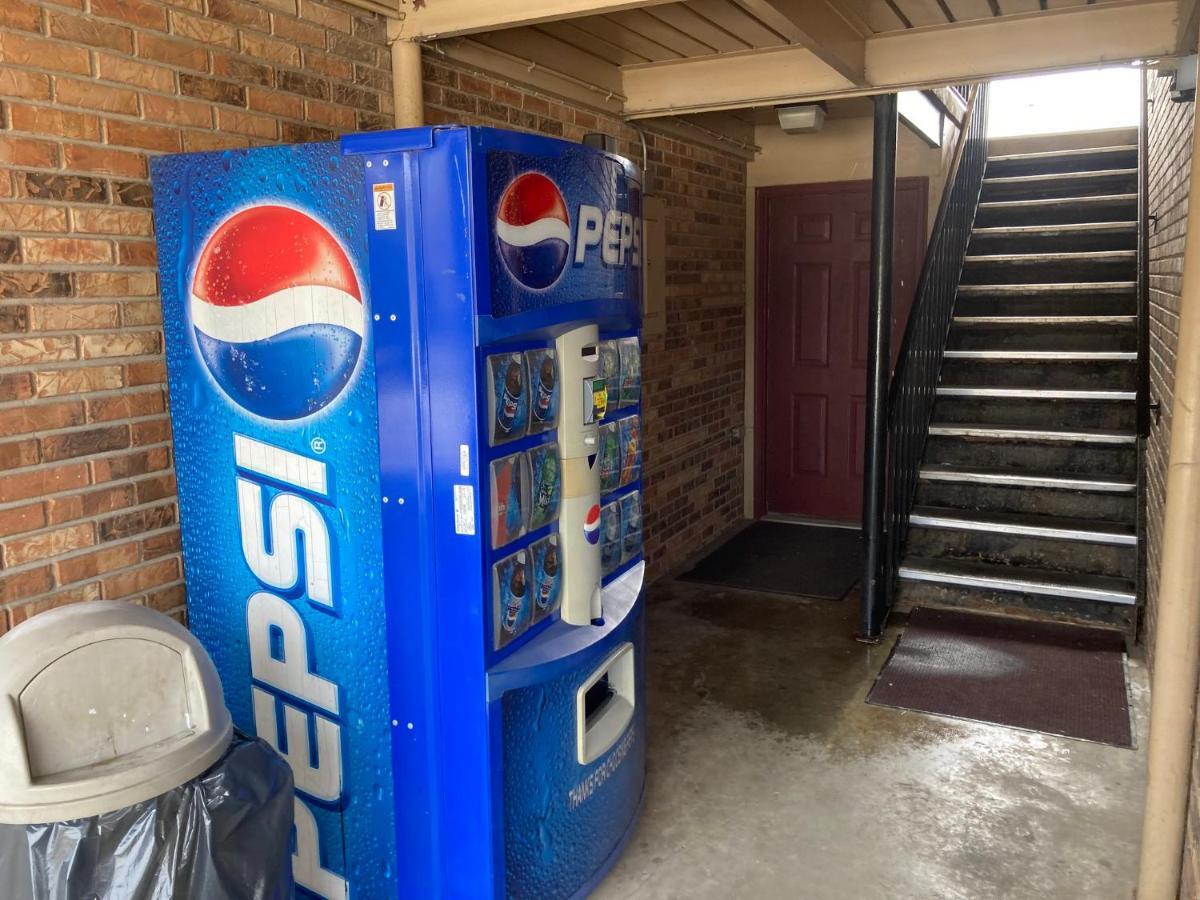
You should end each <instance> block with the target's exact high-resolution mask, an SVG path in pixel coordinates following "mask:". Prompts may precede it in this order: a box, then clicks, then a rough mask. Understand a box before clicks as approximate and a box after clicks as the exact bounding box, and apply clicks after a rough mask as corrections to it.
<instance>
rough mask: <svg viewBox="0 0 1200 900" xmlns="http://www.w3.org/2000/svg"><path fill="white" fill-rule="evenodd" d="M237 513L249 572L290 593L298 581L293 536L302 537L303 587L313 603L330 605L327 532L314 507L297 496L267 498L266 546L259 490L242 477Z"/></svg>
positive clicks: (238, 486) (239, 480) (261, 492)
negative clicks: (267, 545)
mask: <svg viewBox="0 0 1200 900" xmlns="http://www.w3.org/2000/svg"><path fill="white" fill-rule="evenodd" d="M237 495H238V514H239V515H240V516H241V520H242V554H243V555H244V556H245V557H246V564H247V565H248V566H250V571H251V572H253V573H254V576H255V577H256V578H257V579H258V580H259V581H261V582H263V583H264V584H268V585H270V586H271V587H274V588H279V589H280V590H283V591H290V590H291V589H292V588H294V587H295V586H296V583H297V582H298V581H299V580H300V560H299V558H298V555H297V552H296V537H297V536H301V537H303V540H304V580H305V590H306V592H307V593H308V596H309V598H310V599H311V600H312V601H313V602H315V603H321V604H324V605H325V606H331V605H332V604H333V585H332V584H331V582H330V559H329V532H328V530H327V529H326V527H325V519H324V518H323V517H322V516H321V513H320V512H319V511H318V510H317V508H316V507H315V506H313V504H312V503H311V502H310V501H309V500H306V499H305V498H303V497H301V496H299V495H298V494H283V493H280V494H276V495H275V497H274V498H273V499H272V500H271V508H270V514H269V515H270V529H271V530H270V534H271V538H272V541H271V543H272V545H273V546H272V548H271V549H270V550H267V547H266V543H265V540H264V537H265V535H264V533H263V489H262V486H261V485H258V484H255V483H254V482H253V481H249V480H248V479H245V478H239V479H238V480H237Z"/></svg>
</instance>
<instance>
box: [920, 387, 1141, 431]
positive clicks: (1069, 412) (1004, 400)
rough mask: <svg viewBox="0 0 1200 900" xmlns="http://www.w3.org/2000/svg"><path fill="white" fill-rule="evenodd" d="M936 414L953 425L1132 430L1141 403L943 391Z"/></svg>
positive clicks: (940, 420)
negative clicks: (944, 392) (967, 394)
mask: <svg viewBox="0 0 1200 900" xmlns="http://www.w3.org/2000/svg"><path fill="white" fill-rule="evenodd" d="M933 417H934V419H936V420H937V421H939V422H944V423H946V424H950V425H987V426H991V427H996V428H1060V429H1070V430H1072V431H1074V430H1077V429H1083V428H1095V429H1098V430H1104V431H1132V430H1134V429H1135V428H1136V427H1137V404H1136V403H1130V402H1129V401H1127V400H1064V399H1058V398H1054V399H1051V398H1046V397H972V396H966V397H964V396H955V395H950V396H947V395H945V394H940V395H938V397H937V399H936V401H935V403H934V407H933Z"/></svg>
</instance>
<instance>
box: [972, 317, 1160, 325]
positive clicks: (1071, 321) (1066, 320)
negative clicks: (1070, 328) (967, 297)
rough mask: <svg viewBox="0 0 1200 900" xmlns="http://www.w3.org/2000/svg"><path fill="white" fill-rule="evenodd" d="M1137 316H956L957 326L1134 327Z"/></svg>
mask: <svg viewBox="0 0 1200 900" xmlns="http://www.w3.org/2000/svg"><path fill="white" fill-rule="evenodd" d="M1136 321H1137V316H955V317H954V323H955V324H956V325H1132V324H1133V323H1134V322H1136Z"/></svg>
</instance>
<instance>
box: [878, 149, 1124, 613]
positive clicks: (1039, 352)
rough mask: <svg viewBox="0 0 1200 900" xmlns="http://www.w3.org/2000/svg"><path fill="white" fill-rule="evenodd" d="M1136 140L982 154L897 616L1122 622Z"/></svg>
mask: <svg viewBox="0 0 1200 900" xmlns="http://www.w3.org/2000/svg"><path fill="white" fill-rule="evenodd" d="M1137 209H1138V159H1137V147H1136V146H1119V147H1106V148H1102V149H1089V150H1062V151H1051V152H1041V153H1024V154H1018V155H1010V156H993V157H989V158H988V160H987V164H986V168H985V169H984V175H983V180H982V187H981V190H980V195H979V205H978V209H977V211H976V214H975V219H974V224H973V227H972V231H971V237H970V242H969V244H968V245H967V248H966V253H965V257H964V258H963V264H962V271H961V276H960V278H959V286H958V292H957V297H956V299H955V301H954V307H953V314H952V319H951V321H950V327H949V332H948V339H947V341H946V343H945V350H944V353H943V355H942V364H941V375H940V378H939V380H938V381H937V386H936V389H935V397H934V398H933V410H932V415H931V416H930V420H929V425H928V430H927V438H926V440H925V445H924V458H923V461H922V462H921V464H920V467H919V470H918V472H917V477H916V490H915V496H914V500H913V505H912V507H911V511H910V513H909V515H908V520H907V528H906V529H905V530H906V532H907V540H906V541H905V543H904V552H903V558H902V560H901V562H900V565H899V567H898V575H899V590H898V594H897V601H898V605H899V607H900V608H905V607H908V606H912V605H915V604H917V603H920V604H925V605H931V604H932V605H961V606H973V607H979V608H987V609H993V610H1003V611H1007V612H1016V613H1021V614H1038V615H1051V616H1054V617H1058V618H1066V619H1074V620H1086V621H1092V622H1103V623H1107V624H1112V625H1118V626H1128V625H1129V624H1131V622H1132V614H1133V611H1134V607H1135V604H1136V600H1137V590H1136V577H1137V571H1136V569H1137V557H1138V547H1137V542H1138V536H1137V531H1136V523H1137V474H1136V473H1137V412H1136V411H1137V405H1136V399H1137V378H1138V368H1137V358H1138V357H1137V346H1138V330H1137V329H1138V326H1137V306H1138V300H1137V253H1138V244H1137Z"/></svg>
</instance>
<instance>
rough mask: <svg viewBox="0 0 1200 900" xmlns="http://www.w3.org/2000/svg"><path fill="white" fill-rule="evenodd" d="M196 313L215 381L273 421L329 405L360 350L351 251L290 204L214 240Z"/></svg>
mask: <svg viewBox="0 0 1200 900" xmlns="http://www.w3.org/2000/svg"><path fill="white" fill-rule="evenodd" d="M190 311H191V317H192V327H193V329H194V331H195V334H196V344H197V347H198V348H199V351H200V356H201V358H202V359H203V360H204V364H205V365H206V366H207V367H208V371H209V372H210V373H211V374H212V377H213V379H214V380H215V381H216V382H217V384H218V385H220V387H221V390H223V391H224V392H225V393H226V394H227V395H228V396H229V397H230V399H232V400H233V401H234V402H235V403H237V404H238V405H239V406H241V407H242V408H243V409H245V410H247V411H248V412H251V413H254V414H255V415H259V416H263V417H264V418H268V419H279V420H284V419H299V418H303V417H305V416H310V415H312V414H313V413H315V412H317V411H318V410H320V409H322V408H324V407H325V406H327V405H329V403H330V402H332V401H333V399H334V398H335V397H337V395H338V394H340V393H341V392H342V390H343V389H344V388H345V387H346V384H347V383H348V382H349V381H350V376H351V375H352V374H353V373H354V367H355V365H356V364H357V363H358V356H359V352H360V351H361V350H362V343H363V332H364V327H365V326H364V310H363V300H362V290H361V288H360V287H359V283H358V277H357V276H356V275H355V273H354V267H353V266H352V265H351V264H350V259H349V257H348V256H347V255H346V251H345V250H343V249H342V246H341V244H339V243H338V241H337V239H336V238H335V237H334V236H333V235H332V234H330V233H329V230H328V229H326V228H325V226H324V225H322V224H321V223H320V222H318V221H317V220H316V219H314V218H312V217H311V216H309V215H306V214H305V213H303V212H300V211H299V210H295V209H291V208H289V207H286V206H276V205H271V204H264V205H261V206H252V207H249V208H247V209H243V210H241V211H240V212H237V213H235V214H234V215H232V216H230V217H229V218H228V219H226V220H225V221H224V222H223V223H222V224H221V225H220V227H218V228H217V230H216V231H215V232H213V234H212V236H211V237H210V238H209V239H208V241H207V243H206V244H205V245H204V249H203V250H201V252H200V257H199V260H198V261H197V263H196V270H195V274H194V275H193V277H192V296H191V304H190Z"/></svg>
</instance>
